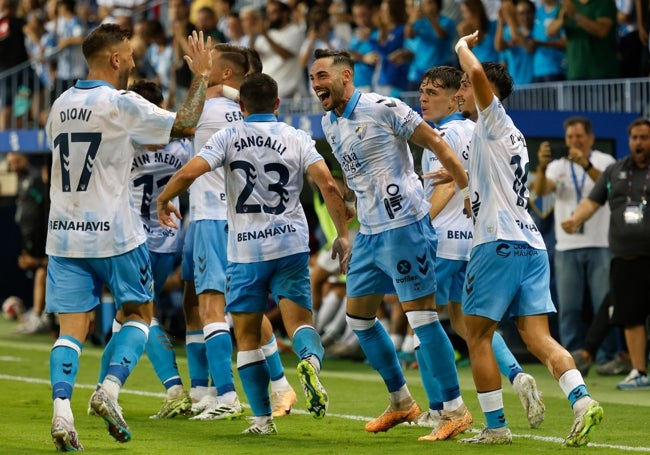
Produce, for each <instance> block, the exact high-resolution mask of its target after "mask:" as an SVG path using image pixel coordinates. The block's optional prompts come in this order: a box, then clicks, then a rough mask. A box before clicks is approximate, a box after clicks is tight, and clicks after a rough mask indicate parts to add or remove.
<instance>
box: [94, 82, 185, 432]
mask: <svg viewBox="0 0 650 455" xmlns="http://www.w3.org/2000/svg"><path fill="white" fill-rule="evenodd" d="M129 90H130V91H132V92H135V93H137V94H138V95H140V96H142V97H143V98H145V99H146V100H147V101H149V102H151V103H153V104H155V105H156V106H158V107H162V105H163V101H164V97H163V92H162V88H161V87H160V86H159V85H157V84H156V83H154V82H150V81H145V80H141V81H138V82H135V83H133V84H131V85H130V86H129ZM135 147H136V153H135V155H134V156H133V165H132V166H131V194H132V196H133V201H134V203H135V207H134V208H135V210H136V211H137V212H138V213H139V214H140V219H141V221H142V225H143V227H144V230H145V234H146V236H147V247H148V249H149V255H150V257H151V272H152V276H153V289H154V292H153V301H154V316H153V317H152V318H151V324H150V325H149V336H148V337H147V344H146V346H145V352H146V353H147V355H148V356H149V360H150V361H151V365H152V366H153V369H154V371H155V372H156V375H157V376H158V379H160V382H161V383H162V385H163V386H164V387H165V390H166V391H167V398H166V399H165V401H164V402H163V406H162V408H161V409H160V411H158V412H157V413H156V414H154V415H152V416H151V418H152V419H164V418H169V417H175V416H177V415H179V414H187V413H189V412H190V409H191V406H192V402H191V400H190V397H189V396H188V394H187V393H186V392H185V388H184V387H183V381H182V380H181V376H180V374H179V372H178V367H177V366H176V355H175V354H174V348H173V346H172V344H171V342H170V341H169V338H168V337H167V334H166V333H165V330H164V329H163V328H162V327H160V325H159V324H158V319H157V318H156V316H155V314H156V313H157V311H158V308H157V306H158V302H159V301H160V294H161V292H162V289H163V286H164V285H165V282H166V281H167V278H168V277H169V275H171V273H172V272H173V271H174V263H175V261H176V256H177V253H178V252H179V250H180V246H181V233H180V232H179V230H177V229H171V228H163V227H162V226H160V223H158V214H157V213H156V206H155V205H153V204H152V202H153V201H155V200H156V199H157V198H158V194H160V192H161V191H162V188H164V186H165V184H167V181H168V180H169V178H170V177H171V176H172V174H174V172H176V171H177V170H178V169H180V168H181V166H183V165H184V164H185V163H187V162H188V161H189V158H190V155H191V153H192V141H191V140H190V139H187V138H183V139H179V140H173V141H170V142H169V144H166V145H139V144H136V145H135ZM176 203H178V201H176ZM123 320H124V314H123V312H122V311H121V310H120V311H118V312H117V314H116V315H115V319H114V320H113V336H112V337H111V340H110V341H109V342H108V344H107V345H106V347H105V348H104V352H103V354H102V360H101V369H100V373H99V382H98V384H99V385H98V387H100V386H101V383H102V382H103V380H104V378H105V376H106V371H107V369H108V367H109V362H110V359H111V356H112V354H113V351H114V347H115V342H116V340H117V337H116V336H115V335H116V333H117V332H119V331H120V329H121V328H122V321H123Z"/></svg>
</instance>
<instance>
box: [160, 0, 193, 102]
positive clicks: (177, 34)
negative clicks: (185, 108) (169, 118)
mask: <svg viewBox="0 0 650 455" xmlns="http://www.w3.org/2000/svg"><path fill="white" fill-rule="evenodd" d="M168 13H169V26H170V27H171V31H172V48H173V49H174V60H173V68H172V71H173V73H172V89H173V90H172V92H171V93H170V96H169V104H168V105H167V107H168V109H170V110H172V111H177V110H178V108H179V107H180V105H181V103H182V102H183V100H185V98H186V96H187V92H188V90H189V87H190V83H191V82H192V72H191V71H190V67H189V66H187V62H186V61H185V59H183V56H184V55H185V54H187V53H188V51H189V47H188V44H187V37H188V36H189V35H191V34H192V32H193V31H194V30H196V27H195V26H194V24H193V23H191V22H190V7H189V4H188V3H187V0H169V11H168Z"/></svg>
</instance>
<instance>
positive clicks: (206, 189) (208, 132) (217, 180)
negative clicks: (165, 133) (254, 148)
mask: <svg viewBox="0 0 650 455" xmlns="http://www.w3.org/2000/svg"><path fill="white" fill-rule="evenodd" d="M237 93H239V92H237ZM243 119H244V116H243V115H242V113H241V109H240V108H239V104H238V103H237V102H235V101H233V100H231V99H229V98H226V97H218V98H211V99H208V100H206V101H205V105H204V106H203V112H202V113H201V118H200V119H199V122H198V123H197V125H196V132H195V133H194V155H198V153H199V152H200V151H201V148H203V146H204V145H205V143H206V142H208V139H210V137H211V136H212V135H213V134H215V133H217V132H218V131H221V130H223V129H224V128H229V127H231V126H233V125H237V124H239V123H241V122H242V120H243ZM227 216H228V215H227V209H226V185H225V182H224V174H223V169H216V170H215V171H214V172H209V173H207V174H203V175H202V176H201V177H199V178H197V179H196V180H195V181H194V183H192V186H191V187H190V220H191V221H198V220H225V219H226V218H227Z"/></svg>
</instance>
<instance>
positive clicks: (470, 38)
mask: <svg viewBox="0 0 650 455" xmlns="http://www.w3.org/2000/svg"><path fill="white" fill-rule="evenodd" d="M458 41H459V42H460V41H464V42H465V43H466V44H467V47H469V48H470V49H472V48H473V47H474V46H476V45H477V44H478V30H475V31H474V33H470V34H469V35H465V36H463V37H462V38H461V39H459V40H458ZM456 52H458V44H456Z"/></svg>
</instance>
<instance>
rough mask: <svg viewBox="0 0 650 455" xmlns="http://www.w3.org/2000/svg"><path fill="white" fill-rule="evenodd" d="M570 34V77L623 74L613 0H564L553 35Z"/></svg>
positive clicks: (551, 30) (551, 29) (552, 25)
mask: <svg viewBox="0 0 650 455" xmlns="http://www.w3.org/2000/svg"><path fill="white" fill-rule="evenodd" d="M560 30H564V33H565V34H566V40H567V43H566V50H567V62H568V68H567V79H568V80H585V79H608V78H614V77H617V76H618V74H619V71H618V64H617V56H616V49H617V43H616V5H615V4H614V2H613V1H611V0H586V1H576V2H574V1H573V0H562V7H561V8H560V11H559V12H558V15H557V17H556V18H555V19H554V20H553V21H551V23H550V24H549V25H548V27H547V29H546V32H547V33H548V35H549V36H557V35H558V33H560Z"/></svg>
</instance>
